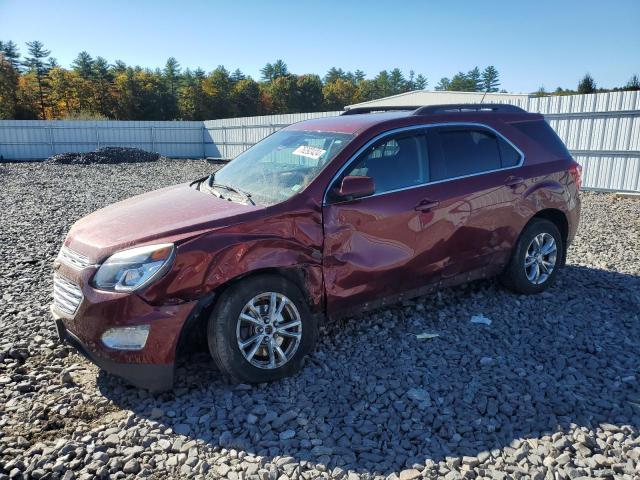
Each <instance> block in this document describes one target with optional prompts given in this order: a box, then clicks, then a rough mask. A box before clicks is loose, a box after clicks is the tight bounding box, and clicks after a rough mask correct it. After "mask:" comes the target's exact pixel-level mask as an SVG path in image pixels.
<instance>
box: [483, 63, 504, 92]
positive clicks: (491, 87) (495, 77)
mask: <svg viewBox="0 0 640 480" xmlns="http://www.w3.org/2000/svg"><path fill="white" fill-rule="evenodd" d="M499 86H500V74H499V73H498V70H497V69H496V67H494V66H493V65H489V66H488V67H487V68H485V69H484V70H483V71H482V90H483V91H485V92H497V91H498V87H499Z"/></svg>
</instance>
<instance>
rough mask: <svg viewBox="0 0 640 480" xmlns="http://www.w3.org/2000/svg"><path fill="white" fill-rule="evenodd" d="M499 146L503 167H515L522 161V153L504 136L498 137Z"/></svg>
mask: <svg viewBox="0 0 640 480" xmlns="http://www.w3.org/2000/svg"><path fill="white" fill-rule="evenodd" d="M498 147H500V164H501V165H502V167H503V168H505V167H515V166H516V165H518V163H520V153H519V152H518V151H517V150H516V149H515V148H513V147H512V146H511V145H510V144H509V142H507V141H506V140H505V139H504V138H502V137H498Z"/></svg>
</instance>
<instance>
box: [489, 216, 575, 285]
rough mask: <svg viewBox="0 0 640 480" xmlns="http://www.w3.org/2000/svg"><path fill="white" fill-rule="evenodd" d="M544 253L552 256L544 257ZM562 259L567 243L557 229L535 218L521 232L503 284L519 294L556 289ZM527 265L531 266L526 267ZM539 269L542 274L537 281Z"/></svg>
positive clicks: (503, 274)
mask: <svg viewBox="0 0 640 480" xmlns="http://www.w3.org/2000/svg"><path fill="white" fill-rule="evenodd" d="M536 239H537V241H536ZM550 239H553V243H554V244H555V251H553V250H552V249H551V242H550ZM534 242H535V243H534ZM540 247H542V248H540ZM545 252H549V253H548V254H546V255H545ZM539 254H541V255H539ZM563 258H564V242H563V240H562V236H561V235H560V231H559V230H558V227H556V225H555V224H554V223H553V222H551V221H549V220H546V219H544V218H534V219H532V220H531V221H530V222H529V223H528V224H527V225H526V226H525V228H524V229H523V230H522V233H521V234H520V237H519V238H518V242H517V243H516V246H515V248H514V249H513V252H512V254H511V259H510V261H509V264H508V265H507V266H506V268H505V270H504V272H503V273H502V275H501V276H500V281H501V282H502V284H503V285H504V286H506V287H507V288H509V289H510V290H513V291H514V292H517V293H524V294H527V295H530V294H534V293H540V292H542V291H544V290H546V289H547V288H549V287H550V286H551V285H553V283H554V281H555V279H556V276H557V275H558V270H559V269H560V267H561V266H562V260H563ZM552 260H553V261H552ZM525 261H526V263H527V264H528V265H529V266H525ZM551 263H553V267H552V268H551V267H550V264H551ZM536 266H537V268H538V272H539V273H540V276H539V277H537V278H536V270H535V269H536ZM550 268H551V273H549V269H550Z"/></svg>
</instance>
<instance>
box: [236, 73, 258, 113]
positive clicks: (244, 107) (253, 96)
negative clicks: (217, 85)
mask: <svg viewBox="0 0 640 480" xmlns="http://www.w3.org/2000/svg"><path fill="white" fill-rule="evenodd" d="M231 101H232V102H231V103H232V104H233V106H234V111H233V113H234V115H235V116H238V117H249V116H252V115H257V114H258V112H259V106H260V85H258V82H256V81H255V80H253V79H252V78H243V79H240V80H238V81H237V82H235V83H234V85H233V88H232V90H231Z"/></svg>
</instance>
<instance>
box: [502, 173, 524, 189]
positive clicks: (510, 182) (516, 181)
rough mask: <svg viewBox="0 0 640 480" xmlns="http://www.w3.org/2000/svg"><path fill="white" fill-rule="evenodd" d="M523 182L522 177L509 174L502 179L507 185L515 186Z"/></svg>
mask: <svg viewBox="0 0 640 480" xmlns="http://www.w3.org/2000/svg"><path fill="white" fill-rule="evenodd" d="M523 183H524V178H522V177H514V176H511V177H509V178H507V179H506V180H505V181H504V184H505V185H506V186H507V187H511V188H517V187H519V186H520V185H522V184H523Z"/></svg>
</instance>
